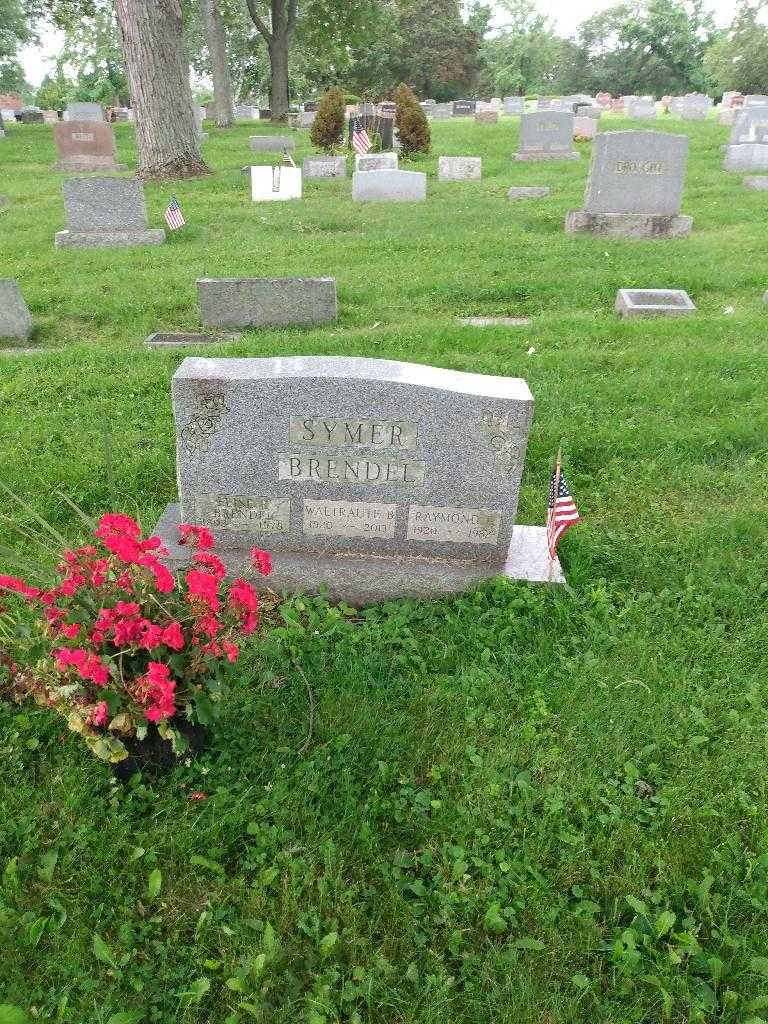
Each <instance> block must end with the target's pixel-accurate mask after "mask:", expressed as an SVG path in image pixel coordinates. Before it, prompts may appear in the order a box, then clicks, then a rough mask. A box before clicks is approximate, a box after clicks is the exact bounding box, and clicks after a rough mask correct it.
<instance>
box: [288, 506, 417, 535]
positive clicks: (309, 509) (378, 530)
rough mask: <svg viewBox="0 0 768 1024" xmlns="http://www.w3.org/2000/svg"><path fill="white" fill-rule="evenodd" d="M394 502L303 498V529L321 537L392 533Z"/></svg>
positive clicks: (393, 533) (395, 512)
mask: <svg viewBox="0 0 768 1024" xmlns="http://www.w3.org/2000/svg"><path fill="white" fill-rule="evenodd" d="M396 522H397V505H386V504H384V503H382V502H376V501H322V500H321V501H314V500H311V499H306V500H305V501H304V533H307V534H312V535H314V536H322V537H364V538H365V537H368V538H370V537H381V538H382V539H384V540H391V539H392V538H393V537H394V536H395V525H396Z"/></svg>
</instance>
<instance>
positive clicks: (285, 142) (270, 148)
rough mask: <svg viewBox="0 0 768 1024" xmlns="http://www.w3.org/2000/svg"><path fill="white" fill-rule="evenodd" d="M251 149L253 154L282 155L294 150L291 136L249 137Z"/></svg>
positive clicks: (294, 140)
mask: <svg viewBox="0 0 768 1024" xmlns="http://www.w3.org/2000/svg"><path fill="white" fill-rule="evenodd" d="M250 143H251V149H252V150H253V152H254V153H283V152H284V151H286V150H287V151H288V152H292V151H293V150H294V149H296V139H295V138H293V136H292V135H251V137H250Z"/></svg>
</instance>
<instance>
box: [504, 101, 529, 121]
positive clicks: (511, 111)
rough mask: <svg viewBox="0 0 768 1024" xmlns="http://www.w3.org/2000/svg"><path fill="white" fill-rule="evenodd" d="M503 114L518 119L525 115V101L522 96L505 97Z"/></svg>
mask: <svg viewBox="0 0 768 1024" xmlns="http://www.w3.org/2000/svg"><path fill="white" fill-rule="evenodd" d="M503 103H504V113H505V114H506V115H507V116H508V117H520V116H521V115H522V114H524V113H525V99H524V98H523V97H522V96H505V97H504V100H503Z"/></svg>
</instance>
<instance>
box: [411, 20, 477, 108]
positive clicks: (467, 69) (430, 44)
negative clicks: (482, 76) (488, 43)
mask: <svg viewBox="0 0 768 1024" xmlns="http://www.w3.org/2000/svg"><path fill="white" fill-rule="evenodd" d="M399 34H400V38H401V39H402V41H403V48H402V50H401V52H400V53H399V55H398V59H397V68H396V71H397V78H398V79H399V80H400V81H402V82H407V83H408V84H409V85H410V86H411V88H412V89H413V90H414V91H415V92H416V94H417V95H418V96H420V97H422V98H427V97H429V98H431V99H435V100H450V99H454V98H455V97H456V96H458V95H460V94H461V93H462V92H464V91H468V90H471V88H472V86H473V85H474V82H475V78H476V75H477V51H478V43H479V40H478V37H477V35H476V33H475V32H473V30H472V29H471V28H469V27H468V26H467V25H465V24H464V22H463V21H462V19H461V12H460V9H459V3H458V0H401V4H400V33H399Z"/></svg>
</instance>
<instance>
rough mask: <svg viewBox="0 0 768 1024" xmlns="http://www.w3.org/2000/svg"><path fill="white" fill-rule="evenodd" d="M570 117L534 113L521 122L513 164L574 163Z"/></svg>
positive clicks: (523, 118) (551, 111)
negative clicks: (527, 162) (567, 161)
mask: <svg viewBox="0 0 768 1024" xmlns="http://www.w3.org/2000/svg"><path fill="white" fill-rule="evenodd" d="M578 155H579V154H578V153H576V152H574V150H573V114H569V113H567V112H566V111H558V110H541V111H534V112H532V113H530V114H523V116H522V117H521V118H520V149H519V150H518V152H517V153H516V154H515V156H514V159H515V160H566V159H568V160H573V159H576V158H578Z"/></svg>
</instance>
